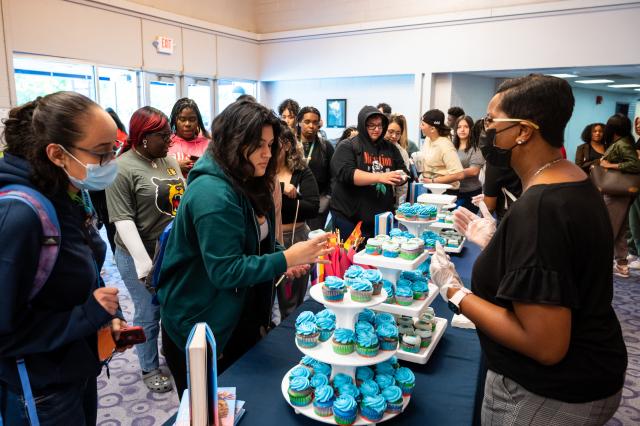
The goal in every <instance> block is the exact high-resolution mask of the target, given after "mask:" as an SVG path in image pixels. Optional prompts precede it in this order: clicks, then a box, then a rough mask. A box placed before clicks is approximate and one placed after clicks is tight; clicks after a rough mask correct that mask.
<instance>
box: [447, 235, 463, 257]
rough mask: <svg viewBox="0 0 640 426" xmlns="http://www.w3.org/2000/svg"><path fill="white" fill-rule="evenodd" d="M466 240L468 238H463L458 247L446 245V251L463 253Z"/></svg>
mask: <svg viewBox="0 0 640 426" xmlns="http://www.w3.org/2000/svg"><path fill="white" fill-rule="evenodd" d="M466 241H467V239H466V238H463V239H462V242H461V243H460V245H459V246H458V247H448V246H445V248H444V251H445V252H447V253H456V254H459V253H462V249H463V248H464V243H465V242H466Z"/></svg>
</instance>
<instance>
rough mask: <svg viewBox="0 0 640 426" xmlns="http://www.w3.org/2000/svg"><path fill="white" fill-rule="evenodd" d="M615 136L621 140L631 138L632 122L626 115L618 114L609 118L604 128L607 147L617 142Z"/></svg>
mask: <svg viewBox="0 0 640 426" xmlns="http://www.w3.org/2000/svg"><path fill="white" fill-rule="evenodd" d="M614 136H618V137H620V138H624V137H631V120H630V119H629V117H627V116H626V115H624V114H621V113H617V114H614V115H612V116H611V117H609V119H608V120H607V125H606V126H605V127H604V141H605V144H606V145H610V144H612V143H614V142H615V140H613V137H614Z"/></svg>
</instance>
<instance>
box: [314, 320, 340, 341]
mask: <svg viewBox="0 0 640 426" xmlns="http://www.w3.org/2000/svg"><path fill="white" fill-rule="evenodd" d="M316 326H317V327H318V332H319V333H320V337H319V340H320V341H321V342H326V341H327V340H329V339H330V338H331V335H332V334H333V330H335V329H336V322H335V321H334V320H332V319H331V318H329V317H323V318H318V319H317V320H316Z"/></svg>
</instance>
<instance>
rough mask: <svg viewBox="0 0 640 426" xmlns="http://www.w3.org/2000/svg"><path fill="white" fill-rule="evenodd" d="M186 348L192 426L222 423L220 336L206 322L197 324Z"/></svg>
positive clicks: (216, 425)
mask: <svg viewBox="0 0 640 426" xmlns="http://www.w3.org/2000/svg"><path fill="white" fill-rule="evenodd" d="M185 352H186V354H187V383H188V388H189V394H188V395H189V409H190V410H189V411H190V417H191V426H211V425H215V426H219V419H218V374H217V373H218V371H217V370H218V369H217V360H216V340H215V338H214V337H213V332H212V331H211V329H210V328H209V326H208V325H207V324H206V323H204V322H199V323H197V324H196V325H194V326H193V328H192V329H191V333H190V334H189V338H188V339H187V344H186V347H185Z"/></svg>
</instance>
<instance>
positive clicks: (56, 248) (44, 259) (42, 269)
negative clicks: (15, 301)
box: [0, 184, 61, 426]
mask: <svg viewBox="0 0 640 426" xmlns="http://www.w3.org/2000/svg"><path fill="white" fill-rule="evenodd" d="M0 200H17V201H20V202H23V203H25V204H26V205H28V206H29V207H30V208H31V209H32V210H33V211H34V213H35V214H36V216H38V219H40V224H41V225H42V233H43V238H42V246H41V248H40V257H39V260H38V268H37V270H36V276H35V278H34V280H33V286H32V288H31V291H30V292H29V298H28V301H29V302H31V301H32V300H33V298H34V297H36V295H37V294H38V292H39V291H40V290H41V289H42V287H43V286H44V284H45V283H46V282H47V279H49V275H50V274H51V271H52V270H53V266H54V265H55V264H56V259H57V258H58V253H59V252H60V234H61V233H60V223H59V222H58V216H57V215H56V211H55V209H54V208H53V204H51V201H49V199H48V198H47V197H45V196H44V195H43V194H42V193H40V192H38V191H37V190H35V189H33V188H30V187H28V186H25V185H17V184H12V185H6V186H3V187H2V188H0ZM16 362H17V365H18V374H19V376H20V382H21V384H22V391H23V394H24V402H25V405H26V406H27V412H28V414H29V421H30V423H31V425H33V426H36V425H39V424H40V422H39V420H38V414H37V411H36V404H35V401H34V399H33V394H32V392H31V385H30V383H29V376H28V375H27V367H26V365H25V363H24V359H23V358H20V359H18V360H17V361H16ZM0 426H2V416H0Z"/></svg>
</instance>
